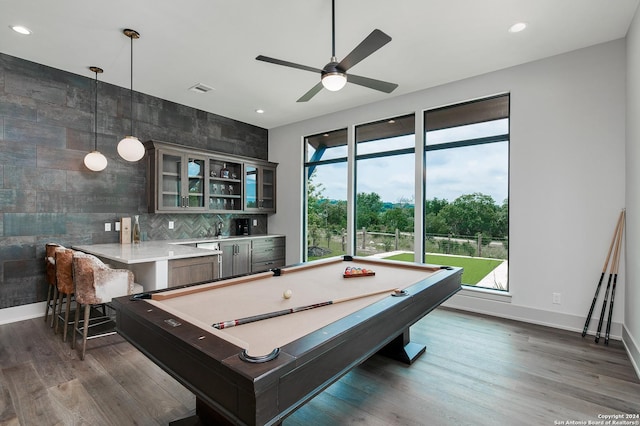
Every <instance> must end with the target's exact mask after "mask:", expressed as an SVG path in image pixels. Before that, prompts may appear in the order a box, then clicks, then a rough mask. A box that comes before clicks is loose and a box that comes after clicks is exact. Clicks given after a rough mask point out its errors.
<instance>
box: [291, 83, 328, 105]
mask: <svg viewBox="0 0 640 426" xmlns="http://www.w3.org/2000/svg"><path fill="white" fill-rule="evenodd" d="M322 87H323V86H322V81H320V82H319V83H318V84H316V85H315V86H313V87H312V88H311V90H309V91H308V92H307V93H305V94H304V95H302V96H301V97H300V99H298V100H297V101H296V102H307V101H308V100H309V99H311V98H313V97H314V96H315V95H317V94H318V92H320V91H321V90H322Z"/></svg>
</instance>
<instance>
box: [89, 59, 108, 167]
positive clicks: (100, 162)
mask: <svg viewBox="0 0 640 426" xmlns="http://www.w3.org/2000/svg"><path fill="white" fill-rule="evenodd" d="M89 69H90V70H91V71H93V72H94V73H96V80H95V93H94V94H95V107H94V110H93V115H94V117H93V141H94V145H93V148H94V150H93V151H91V152H90V153H88V154H87V155H85V156H84V165H85V166H87V169H89V170H93V171H94V172H101V171H102V170H104V169H106V168H107V157H105V156H104V155H102V154H101V153H100V151H98V73H101V72H102V68H98V67H89Z"/></svg>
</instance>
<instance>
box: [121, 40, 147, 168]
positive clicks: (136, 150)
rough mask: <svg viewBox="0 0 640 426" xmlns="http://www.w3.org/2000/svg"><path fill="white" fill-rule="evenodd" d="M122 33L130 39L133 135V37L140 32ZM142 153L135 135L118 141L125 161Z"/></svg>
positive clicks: (138, 157) (140, 145) (142, 146)
mask: <svg viewBox="0 0 640 426" xmlns="http://www.w3.org/2000/svg"><path fill="white" fill-rule="evenodd" d="M123 33H124V35H126V36H127V37H129V38H130V39H131V134H132V135H133V39H134V38H136V39H137V38H140V33H139V32H137V31H136V30H130V29H126V30H124V31H123ZM144 153H145V149H144V145H142V142H140V141H139V140H138V138H136V137H135V136H125V137H124V138H123V139H122V140H121V141H120V142H118V154H120V157H122V158H124V159H125V160H126V161H130V162H132V163H135V162H136V161H138V160H140V159H141V158H142V157H144Z"/></svg>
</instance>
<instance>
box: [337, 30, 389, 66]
mask: <svg viewBox="0 0 640 426" xmlns="http://www.w3.org/2000/svg"><path fill="white" fill-rule="evenodd" d="M390 41H391V37H389V36H388V35H386V34H385V33H383V32H382V31H380V30H378V29H375V30H373V31H371V34H369V35H368V36H367V38H365V39H364V40H362V42H361V43H360V44H359V45H357V46H356V47H355V49H353V50H352V51H351V53H349V54H348V55H347V56H346V57H345V58H344V59H343V60H342V61H341V62H340V63H339V64H338V68H340V69H342V70H344V71H347V70H348V69H349V68H351V67H352V66H354V65H355V64H357V63H358V62H360V61H362V60H363V59H364V58H366V57H367V56H369V55H371V54H372V53H373V52H375V51H376V50H378V49H380V48H381V47H382V46H384V45H385V44H387V43H389V42H390Z"/></svg>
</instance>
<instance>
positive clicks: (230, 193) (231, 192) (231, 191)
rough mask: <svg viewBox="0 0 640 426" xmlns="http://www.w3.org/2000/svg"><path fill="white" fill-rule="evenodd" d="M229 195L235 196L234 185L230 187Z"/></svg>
mask: <svg viewBox="0 0 640 426" xmlns="http://www.w3.org/2000/svg"><path fill="white" fill-rule="evenodd" d="M229 195H233V185H229Z"/></svg>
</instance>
